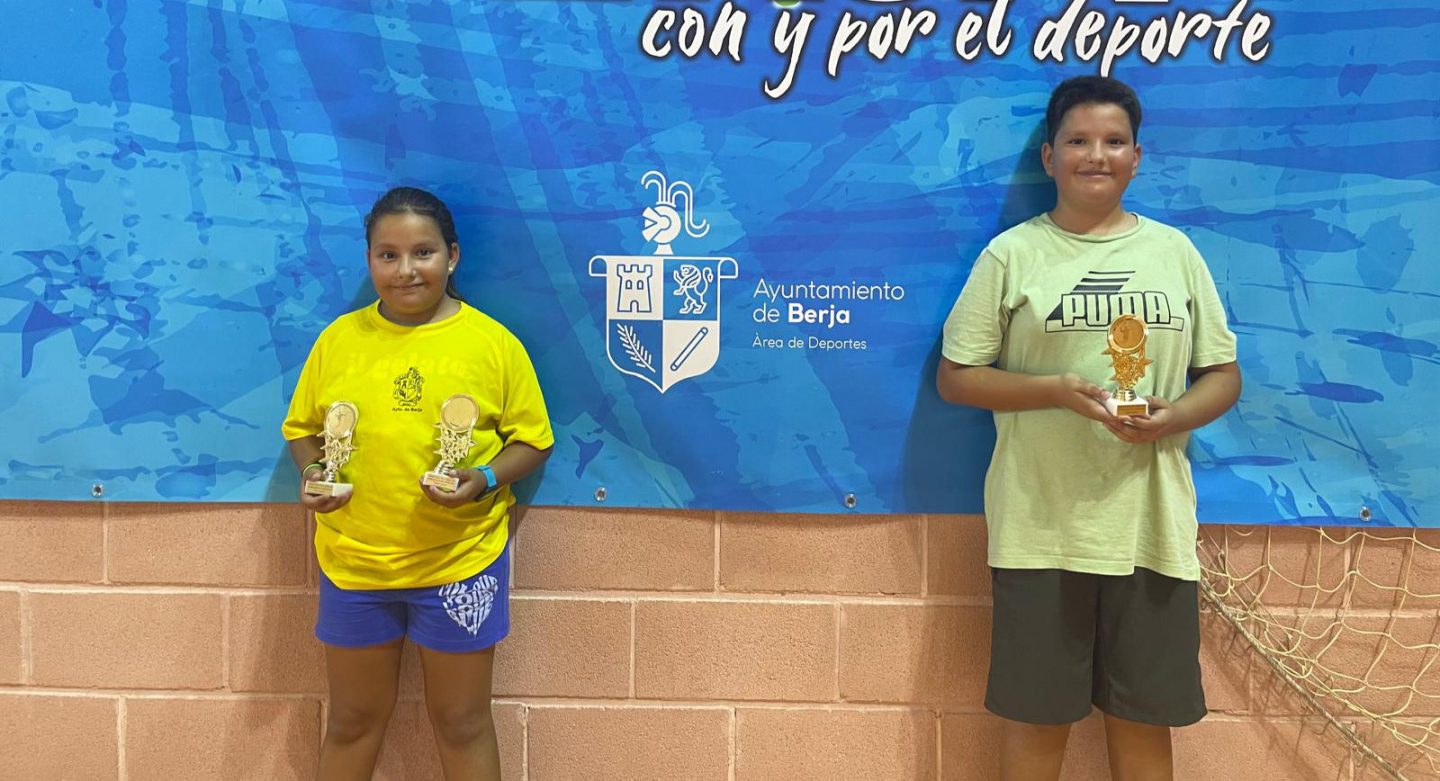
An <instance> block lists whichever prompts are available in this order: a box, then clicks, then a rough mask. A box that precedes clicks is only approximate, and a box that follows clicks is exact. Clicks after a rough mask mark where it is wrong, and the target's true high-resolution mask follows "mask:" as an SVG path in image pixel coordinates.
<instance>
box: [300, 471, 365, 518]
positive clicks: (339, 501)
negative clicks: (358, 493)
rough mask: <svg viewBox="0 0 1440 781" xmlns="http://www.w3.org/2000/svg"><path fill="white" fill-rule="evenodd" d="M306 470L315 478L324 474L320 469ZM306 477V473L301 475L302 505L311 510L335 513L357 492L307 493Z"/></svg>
mask: <svg viewBox="0 0 1440 781" xmlns="http://www.w3.org/2000/svg"><path fill="white" fill-rule="evenodd" d="M305 471H306V472H308V473H309V476H310V477H313V478H315V479H319V478H320V477H322V476H323V474H322V473H321V472H320V470H318V469H315V470H311V469H307V470H305ZM305 478H306V475H304V474H302V475H300V506H302V507H304V508H305V509H307V510H309V511H310V512H315V513H333V512H335V511H336V510H338V509H340V508H341V507H344V506H345V505H346V504H349V503H350V497H351V496H353V495H354V493H355V492H354V491H349V492H347V493H345V494H342V495H340V496H316V495H314V494H307V493H305V483H306V482H308V481H307V480H306V479H305Z"/></svg>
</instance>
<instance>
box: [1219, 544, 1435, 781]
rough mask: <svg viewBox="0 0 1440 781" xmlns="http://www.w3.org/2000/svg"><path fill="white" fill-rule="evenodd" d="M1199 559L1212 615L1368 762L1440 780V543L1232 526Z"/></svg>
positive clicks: (1392, 774)
mask: <svg viewBox="0 0 1440 781" xmlns="http://www.w3.org/2000/svg"><path fill="white" fill-rule="evenodd" d="M1199 552H1200V565H1201V568H1202V570H1203V577H1202V579H1201V593H1202V594H1203V596H1204V603H1205V606H1206V608H1207V609H1208V610H1210V611H1213V612H1214V613H1215V614H1217V615H1218V616H1219V617H1220V618H1222V619H1223V620H1224V621H1226V622H1227V623H1229V624H1230V625H1231V626H1232V627H1233V629H1234V630H1235V632H1236V633H1238V635H1239V636H1240V637H1241V638H1243V641H1244V642H1245V643H1246V644H1248V645H1249V646H1251V647H1252V648H1253V650H1254V651H1255V652H1256V653H1257V654H1258V655H1259V657H1260V658H1261V659H1262V660H1263V665H1262V666H1263V668H1264V669H1266V670H1268V671H1269V672H1271V673H1274V674H1275V675H1276V676H1278V677H1279V678H1280V680H1281V681H1283V683H1284V685H1285V686H1286V687H1288V688H1289V689H1290V690H1291V691H1292V692H1293V693H1294V694H1295V695H1296V698H1297V699H1298V701H1299V702H1300V703H1302V704H1303V705H1304V707H1305V708H1306V709H1308V710H1310V711H1311V712H1312V713H1313V714H1314V716H1315V717H1316V718H1319V719H1321V720H1323V721H1324V722H1325V724H1326V725H1327V727H1328V728H1329V729H1332V730H1333V731H1334V734H1336V735H1338V736H1339V737H1340V738H1341V739H1343V740H1345V741H1347V742H1349V743H1350V744H1351V748H1352V751H1353V754H1354V756H1355V758H1356V760H1357V764H1358V766H1359V767H1362V768H1364V769H1365V770H1366V771H1367V772H1369V773H1370V774H1371V775H1374V776H1375V777H1389V778H1396V779H1429V778H1440V547H1436V546H1434V545H1431V544H1427V543H1426V542H1424V541H1422V539H1421V538H1420V537H1418V536H1417V534H1416V532H1414V531H1413V530H1409V531H1403V530H1379V529H1377V530H1359V529H1323V528H1295V527H1286V528H1276V527H1230V526H1221V527H1205V528H1204V529H1203V530H1202V533H1201V539H1200V544H1199ZM1357 777H1358V776H1357Z"/></svg>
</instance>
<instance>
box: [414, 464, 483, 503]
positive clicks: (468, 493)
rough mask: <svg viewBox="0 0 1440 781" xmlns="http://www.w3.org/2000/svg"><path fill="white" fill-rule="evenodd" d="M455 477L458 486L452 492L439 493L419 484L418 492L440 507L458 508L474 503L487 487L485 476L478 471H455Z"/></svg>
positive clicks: (437, 490) (436, 489) (434, 489)
mask: <svg viewBox="0 0 1440 781" xmlns="http://www.w3.org/2000/svg"><path fill="white" fill-rule="evenodd" d="M455 475H456V476H457V477H459V478H460V485H457V486H455V490H454V491H441V490H440V489H438V488H436V487H434V486H430V485H425V483H424V482H421V483H420V490H421V491H424V492H425V497H426V498H428V499H429V500H430V501H432V502H434V503H436V504H438V505H440V506H441V507H450V508H455V507H460V506H461V505H466V504H469V503H471V502H473V501H475V497H477V496H479V495H480V493H481V492H482V491H484V490H485V489H486V488H488V487H489V486H487V485H486V484H485V476H484V475H483V474H481V473H480V470H478V469H457V470H455Z"/></svg>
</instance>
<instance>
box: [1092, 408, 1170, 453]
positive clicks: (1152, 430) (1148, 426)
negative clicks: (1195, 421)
mask: <svg viewBox="0 0 1440 781" xmlns="http://www.w3.org/2000/svg"><path fill="white" fill-rule="evenodd" d="M1145 401H1147V402H1148V403H1149V404H1150V414H1149V415H1129V416H1126V417H1123V418H1108V413H1107V418H1108V419H1107V420H1103V421H1101V422H1102V423H1104V424H1105V428H1108V429H1110V433H1112V434H1114V435H1115V437H1116V438H1117V439H1119V440H1120V441H1121V442H1128V443H1130V444H1132V445H1141V444H1144V443H1146V442H1154V441H1155V440H1157V439H1160V438H1162V437H1168V436H1170V435H1171V434H1178V433H1179V431H1178V429H1177V421H1176V415H1175V408H1174V407H1173V406H1171V405H1170V402H1168V401H1166V400H1164V399H1162V398H1160V397H1159V396H1146V397H1145Z"/></svg>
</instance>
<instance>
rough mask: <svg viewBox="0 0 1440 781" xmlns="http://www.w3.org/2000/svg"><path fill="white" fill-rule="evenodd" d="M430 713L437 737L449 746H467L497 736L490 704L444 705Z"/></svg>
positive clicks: (431, 723) (431, 710)
mask: <svg viewBox="0 0 1440 781" xmlns="http://www.w3.org/2000/svg"><path fill="white" fill-rule="evenodd" d="M429 711H430V726H431V727H433V728H434V730H435V736H436V737H437V738H439V739H440V740H442V741H444V742H445V743H447V744H450V745H466V744H469V743H473V742H475V741H477V740H481V739H485V738H488V737H491V736H493V735H494V734H495V719H494V716H492V715H491V713H490V703H489V702H483V703H473V704H472V703H465V704H459V705H442V706H437V707H431V708H430V709H429Z"/></svg>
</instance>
